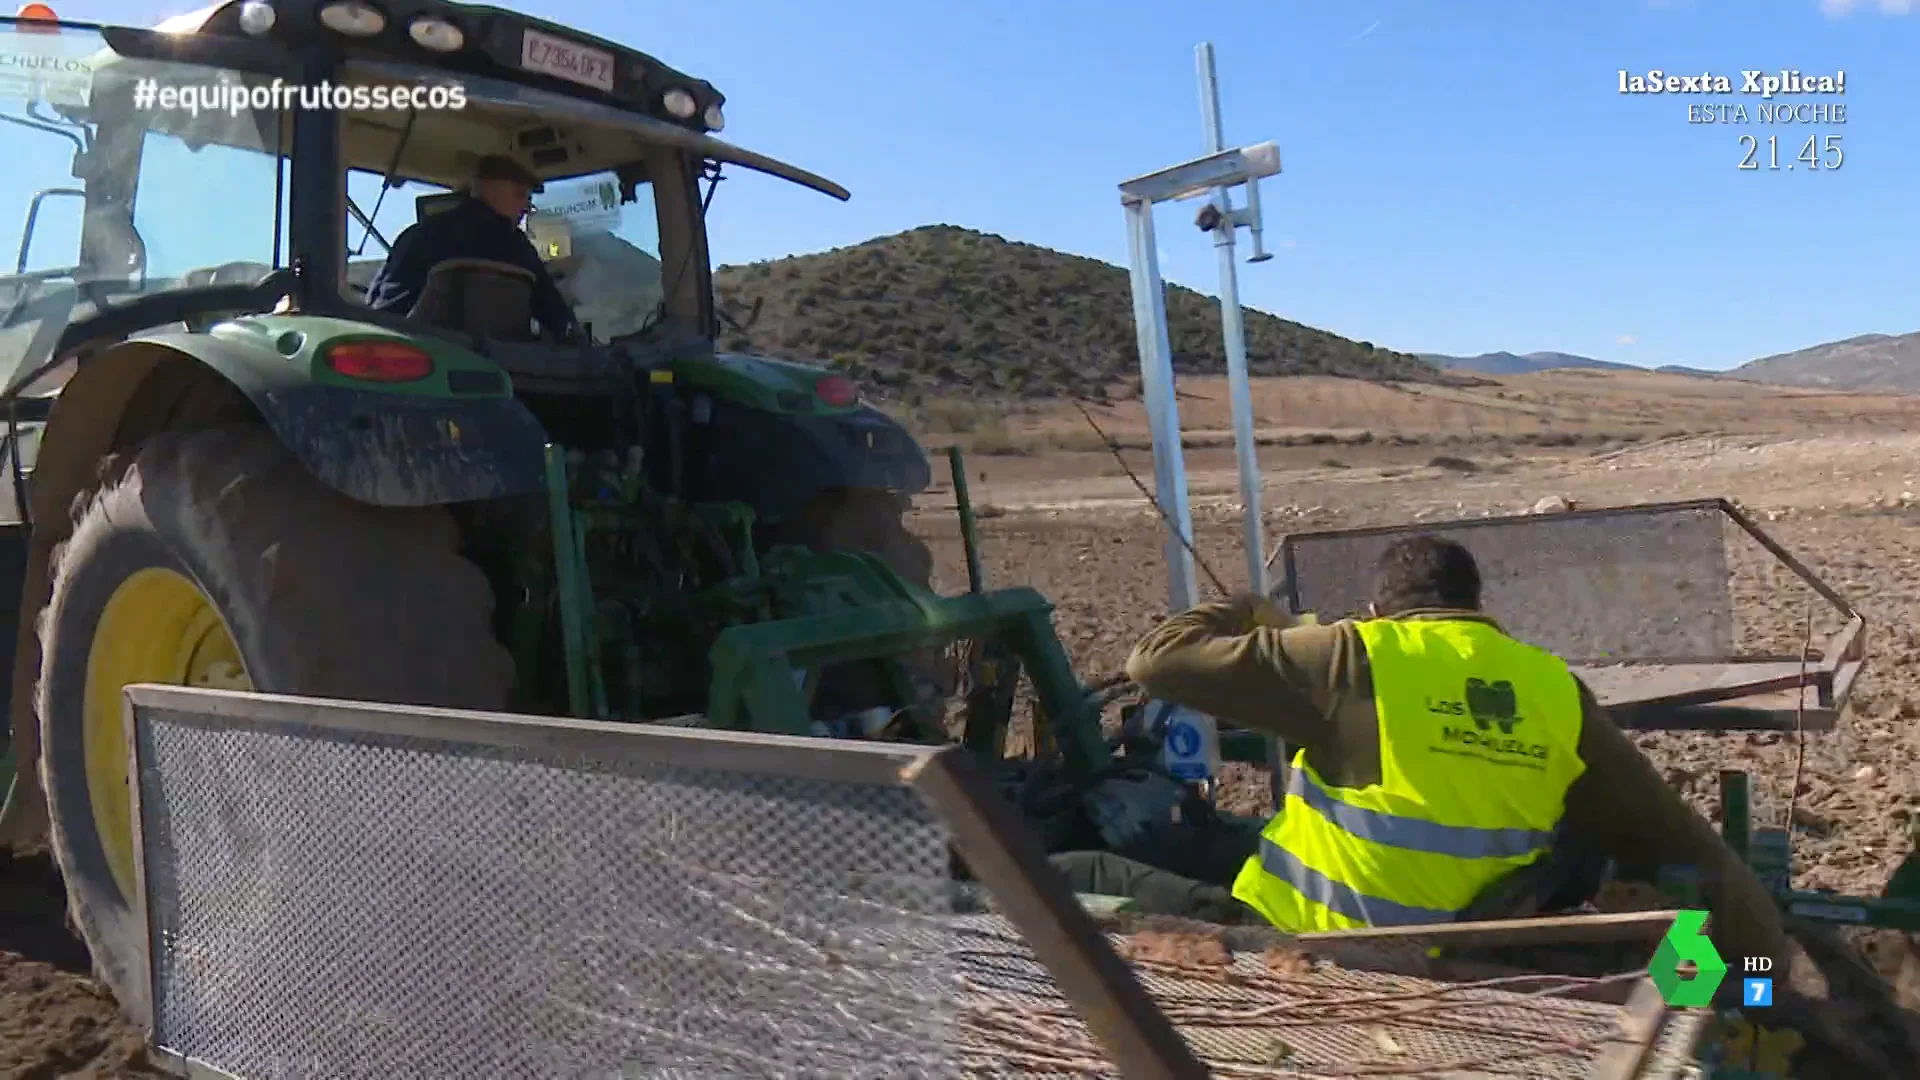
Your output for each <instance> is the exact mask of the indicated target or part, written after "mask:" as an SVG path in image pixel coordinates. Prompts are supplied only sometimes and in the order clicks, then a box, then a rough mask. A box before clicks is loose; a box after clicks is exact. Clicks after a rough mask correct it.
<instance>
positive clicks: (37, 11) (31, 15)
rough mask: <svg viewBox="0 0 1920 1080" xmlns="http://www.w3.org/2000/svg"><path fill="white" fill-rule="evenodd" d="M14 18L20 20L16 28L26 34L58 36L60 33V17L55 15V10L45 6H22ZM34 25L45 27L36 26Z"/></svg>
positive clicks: (14, 14) (15, 25)
mask: <svg viewBox="0 0 1920 1080" xmlns="http://www.w3.org/2000/svg"><path fill="white" fill-rule="evenodd" d="M13 17H14V18H15V19H18V20H19V22H17V23H15V24H14V28H15V29H16V30H20V31H23V32H25V33H29V34H57V33H59V32H60V16H58V15H55V14H54V13H53V9H52V8H50V7H48V6H47V5H45V4H22V5H21V6H20V10H19V11H16V12H14V13H13ZM34 23H44V24H45V25H44V26H35V25H33V24H34Z"/></svg>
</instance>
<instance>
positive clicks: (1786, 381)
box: [1416, 332, 1920, 393]
mask: <svg viewBox="0 0 1920 1080" xmlns="http://www.w3.org/2000/svg"><path fill="white" fill-rule="evenodd" d="M1416 355H1418V356H1419V357H1420V359H1422V360H1425V361H1426V362H1427V363H1429V364H1432V365H1433V366H1435V367H1437V368H1440V369H1441V370H1443V371H1457V372H1470V373H1475V374H1480V375H1494V376H1500V375H1528V374H1532V373H1533V372H1537V371H1551V370H1555V369H1561V368H1587V369H1592V370H1600V371H1644V370H1647V369H1645V368H1638V367H1635V366H1634V365H1632V364H1620V363H1615V362H1613V361H1610V360H1595V359H1594V358H1592V357H1590V356H1576V355H1574V354H1572V353H1562V352H1530V353H1523V354H1516V353H1510V352H1490V353H1481V354H1480V355H1478V356H1446V355H1443V354H1441V353H1418V354H1416ZM1653 370H1654V371H1658V372H1661V373H1663V374H1667V375H1691V376H1695V377H1697V378H1708V379H1740V380H1743V381H1746V382H1759V383H1770V384H1772V385H1775V386H1798V387H1804V388H1807V389H1815V390H1843V391H1880V392H1888V391H1892V392H1906V393H1911V392H1920V332H1915V333H1911V334H1899V335H1894V334H1862V335H1860V336H1859V337H1851V338H1847V339H1846V340H1844V341H1830V342H1827V343H1826V344H1824V345H1815V346H1812V347H1811V348H1806V349H1799V350H1796V351H1794V352H1787V353H1780V354H1779V355H1777V356H1765V357H1761V358H1760V359H1758V360H1750V361H1748V362H1747V363H1745V364H1742V365H1740V366H1739V367H1737V368H1734V369H1733V370H1731V371H1704V370H1702V369H1700V368H1691V367H1686V366H1684V365H1680V364H1668V365H1666V366H1664V367H1658V368H1654V369H1653Z"/></svg>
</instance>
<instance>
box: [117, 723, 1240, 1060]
mask: <svg viewBox="0 0 1920 1080" xmlns="http://www.w3.org/2000/svg"><path fill="white" fill-rule="evenodd" d="M155 712H164V713H166V714H168V719H169V722H174V723H190V724H195V725H198V726H201V727H203V728H213V729H219V728H229V729H242V730H249V731H281V732H287V733H302V732H304V733H312V732H315V731H319V732H324V733H328V734H334V735H348V736H359V737H362V738H366V739H371V740H374V741H381V740H390V739H406V740H426V741H441V742H457V743H460V744H463V745H469V746H471V745H476V744H477V745H487V746H495V747H505V748H520V749H523V750H526V751H528V752H530V753H542V754H547V755H552V754H555V753H558V752H564V753H565V754H566V756H568V757H571V758H574V759H576V760H580V759H586V760H591V759H594V758H600V759H608V758H612V759H621V758H624V759H626V760H638V761H645V762H648V763H650V764H661V765H671V766H677V767H681V768H693V769H712V770H716V771H727V772H736V773H739V772H747V773H760V774H772V775H779V776H790V777H799V778H806V779H814V780H824V781H829V782H834V781H837V782H842V783H859V784H871V785H876V786H887V785H891V786H902V787H909V788H912V789H913V790H914V791H915V792H916V793H918V794H919V795H921V797H923V798H924V799H926V800H927V802H928V803H929V805H930V806H931V807H932V808H933V810H934V811H935V813H936V814H938V815H939V817H940V819H941V820H942V822H943V823H944V824H945V825H946V827H947V829H948V830H949V832H950V835H951V840H952V843H953V846H954V847H955V848H956V849H958V851H959V854H960V856H961V858H962V859H963V860H964V861H965V862H966V864H967V866H968V867H969V868H970V869H971V870H972V872H973V874H974V875H975V876H976V877H977V878H978V879H979V880H980V881H981V883H983V884H984V885H986V886H987V888H988V890H989V891H990V892H991V893H992V895H993V898H994V901H995V902H996V904H997V905H998V906H999V907H1000V908H1001V909H1002V911H1003V913H1004V914H1005V915H1006V917H1007V919H1008V920H1009V921H1010V922H1011V923H1013V925H1014V926H1015V927H1016V928H1017V929H1018V930H1019V931H1020V933H1021V934H1022V935H1023V936H1024V937H1025V938H1026V939H1027V942H1028V944H1029V945H1030V946H1031V947H1032V949H1033V951H1034V953H1035V955H1036V956H1037V957H1038V958H1039V960H1040V961H1041V963H1043V964H1044V965H1045V966H1046V967H1047V969H1048V971H1049V972H1050V973H1051V974H1052V975H1053V977H1054V980H1055V982H1056V983H1057V984H1058V986H1059V988H1060V990H1061V993H1062V994H1063V995H1064V996H1065V997H1066V999H1067V1000H1068V1001H1070V1002H1072V1003H1073V1005H1074V1007H1075V1008H1076V1009H1078V1010H1079V1012H1080V1014H1081V1017H1082V1019H1083V1020H1084V1022H1085V1023H1086V1025H1087V1028H1088V1030H1089V1031H1091V1032H1092V1033H1093V1035H1094V1036H1095V1037H1096V1038H1097V1039H1099V1040H1100V1042H1101V1044H1102V1045H1103V1046H1104V1047H1105V1048H1106V1050H1107V1052H1108V1054H1109V1056H1110V1057H1111V1059H1112V1060H1113V1062H1114V1063H1115V1065H1116V1066H1117V1068H1118V1069H1119V1071H1120V1073H1121V1074H1122V1075H1124V1076H1127V1077H1129V1078H1137V1080H1188V1078H1199V1077H1205V1076H1206V1075H1207V1070H1206V1069H1205V1068H1204V1067H1203V1066H1202V1065H1201V1063H1200V1062H1199V1060H1198V1059H1197V1058H1196V1057H1195V1056H1194V1054H1193V1051H1192V1049H1191V1048H1190V1047H1188V1045H1187V1042H1186V1039H1185V1038H1184V1037H1183V1036H1182V1035H1181V1034H1180V1033H1179V1031H1178V1030H1177V1029H1175V1027H1174V1026H1173V1024H1172V1023H1171V1022H1170V1021H1169V1020H1168V1019H1167V1018H1166V1016H1165V1014H1164V1013H1162V1012H1161V1011H1160V1009H1159V1007H1158V1006H1157V1005H1156V1004H1155V1003H1154V1001H1153V999H1152V998H1151V997H1150V996H1149V995H1148V994H1147V992H1146V989H1145V988H1144V987H1143V986H1142V985H1141V984H1140V982H1139V980H1138V979H1136V978H1135V977H1134V974H1133V969H1132V968H1131V967H1129V966H1128V965H1127V964H1126V963H1125V961H1123V960H1121V959H1120V957H1119V956H1118V955H1117V954H1115V953H1114V951H1113V949H1112V947H1111V946H1110V945H1109V944H1108V943H1107V941H1106V938H1105V937H1104V935H1103V934H1102V933H1101V932H1100V929H1099V927H1098V926H1097V925H1096V923H1095V922H1094V920H1093V918H1092V916H1091V915H1089V914H1088V913H1087V912H1086V911H1085V910H1084V909H1083V908H1082V907H1081V906H1080V905H1079V903H1078V902H1077V901H1076V899H1075V897H1074V895H1073V892H1072V890H1071V889H1070V888H1069V887H1068V884H1067V882H1066V880H1065V879H1064V878H1062V877H1061V876H1060V875H1059V874H1058V873H1056V872H1055V871H1054V870H1053V869H1052V867H1051V866H1049V865H1048V864H1047V861H1046V856H1045V853H1044V851H1043V850H1042V848H1041V846H1040V843H1039V841H1038V839H1037V838H1035V837H1034V836H1033V834H1032V833H1031V832H1030V831H1029V830H1028V829H1027V827H1026V825H1025V824H1024V823H1023V822H1022V821H1021V820H1020V818H1019V816H1018V814H1017V813H1016V812H1015V811H1014V809H1013V807H1012V806H1011V805H1009V804H1007V803H1006V802H1005V800H1004V799H1003V798H1002V797H1001V796H1000V794H999V793H998V792H997V791H995V790H994V788H993V786H992V785H991V784H990V783H989V781H988V779H987V777H986V776H985V774H984V773H983V772H982V771H981V768H980V766H979V765H978V764H976V763H975V761H974V758H973V754H972V752H971V751H969V750H967V749H965V748H963V747H958V746H951V747H926V746H913V745H907V744H900V743H863V742H853V741H846V740H837V739H817V738H805V737H797V736H782V735H761V734H749V733H745V732H734V731H714V730H704V729H693V728H679V727H666V726H660V725H641V724H618V723H611V722H604V721H594V720H575V719H567V718H553V717H535V716H521V715H513V714H508V713H486V712H468V711H463V710H455V709H435V708H418V707H409V706H399V705H389V704H376V703H366V702H348V701H333V700H325V699H320V698H303V697H290V696H284V695H271V694H254V693H245V692H240V691H232V690H209V689H200V688H187V687H175V686H154V685H137V686H130V687H127V689H126V691H125V708H124V718H125V724H126V729H127V733H128V737H129V745H130V746H131V747H133V754H134V756H133V760H132V774H133V782H132V783H131V784H130V785H129V786H130V787H131V788H132V789H133V798H134V803H133V819H134V821H133V824H134V830H133V831H134V843H135V865H136V866H137V867H138V868H139V890H138V891H139V893H140V896H139V897H138V900H137V904H138V907H137V917H138V918H139V919H140V920H141V925H142V926H144V927H145V928H146V930H147V934H148V943H147V944H148V950H147V953H146V955H145V956H144V957H143V961H144V962H145V972H144V976H145V977H144V979H143V981H142V985H143V987H144V989H145V993H146V995H147V999H148V1000H147V1002H146V1007H145V1009H144V1012H143V1013H142V1014H141V1015H140V1016H139V1021H140V1022H141V1023H142V1024H143V1026H145V1027H146V1029H147V1033H148V1037H149V1042H150V1043H153V1042H154V1041H155V1038H154V1037H155V1036H156V1035H157V1034H159V1033H158V1032H157V1031H156V1025H157V1017H156V1015H155V1013H156V1007H155V1003H156V1002H157V1001H158V992H159V988H158V987H157V986H156V985H155V982H154V979H155V976H156V970H155V965H154V964H153V963H152V956H153V955H154V951H155V950H156V949H157V948H159V947H160V945H161V942H160V941H159V940H157V936H156V929H155V927H154V925H153V921H152V917H151V912H150V911H149V910H148V906H147V900H146V896H147V893H146V883H147V870H146V864H147V859H148V848H147V844H146V835H145V830H144V828H143V825H144V819H145V809H144V808H143V805H142V803H141V801H140V795H141V791H140V788H141V780H142V778H143V777H144V776H145V773H144V770H143V763H142V762H141V760H140V754H139V749H140V746H141V743H142V739H141V738H140V737H139V736H140V735H141V733H142V731H143V730H144V725H145V724H146V719H145V718H146V717H147V716H149V715H150V714H152V713H155ZM155 1050H156V1055H155V1056H156V1058H157V1059H159V1060H162V1061H165V1062H168V1063H169V1067H170V1069H171V1071H174V1072H175V1073H176V1075H181V1076H189V1075H194V1076H207V1075H212V1074H211V1073H209V1072H208V1071H207V1067H206V1066H205V1064H204V1063H199V1062H193V1061H190V1060H189V1059H187V1058H186V1057H185V1056H184V1055H182V1054H180V1053H178V1052H177V1051H175V1050H173V1049H172V1048H169V1047H165V1046H156V1047H155ZM196 1070H197V1071H196Z"/></svg>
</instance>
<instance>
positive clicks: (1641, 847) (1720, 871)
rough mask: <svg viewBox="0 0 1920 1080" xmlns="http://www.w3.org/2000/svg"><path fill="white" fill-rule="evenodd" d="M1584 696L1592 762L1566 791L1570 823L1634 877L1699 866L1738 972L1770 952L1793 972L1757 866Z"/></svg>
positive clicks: (1711, 927)
mask: <svg viewBox="0 0 1920 1080" xmlns="http://www.w3.org/2000/svg"><path fill="white" fill-rule="evenodd" d="M1580 697H1581V704H1582V707H1583V708H1582V713H1583V715H1582V723H1581V731H1580V757H1581V760H1582V761H1584V762H1585V763H1586V767H1587V768H1586V772H1585V773H1583V774H1581V776H1580V778H1579V779H1578V780H1576V781H1574V783H1573V786H1572V787H1571V788H1570V789H1569V790H1568V791H1567V810H1566V822H1567V825H1568V826H1569V827H1570V828H1572V829H1573V830H1574V831H1576V832H1577V833H1578V834H1579V835H1580V836H1582V837H1583V838H1585V839H1588V840H1590V841H1592V842H1593V843H1594V844H1595V845H1596V846H1598V847H1599V848H1600V849H1601V850H1602V851H1603V852H1605V853H1606V854H1607V855H1608V856H1611V857H1612V858H1613V860H1614V862H1615V863H1616V864H1617V865H1618V866H1619V867H1620V868H1621V869H1622V870H1624V871H1627V872H1629V873H1631V874H1633V875H1634V876H1636V877H1641V876H1644V877H1646V878H1649V879H1650V878H1652V877H1653V876H1654V875H1655V874H1656V873H1657V872H1658V870H1659V868H1660V867H1661V866H1691V867H1694V868H1695V869H1696V870H1697V871H1698V872H1699V874H1700V879H1701V885H1702V889H1703V891H1704V892H1705V893H1706V896H1707V901H1708V906H1709V909H1710V910H1711V911H1712V912H1713V917H1712V919H1711V920H1710V921H1709V924H1708V930H1707V932H1708V936H1709V937H1711V938H1712V939H1713V943H1714V946H1715V947H1716V948H1717V949H1718V950H1719V951H1720V955H1721V956H1722V957H1723V958H1724V959H1726V961H1727V963H1728V964H1729V965H1732V966H1733V967H1734V968H1735V969H1736V970H1737V969H1738V967H1739V964H1740V958H1743V957H1748V956H1769V957H1772V958H1773V961H1774V965H1775V969H1776V970H1779V971H1786V970H1789V966H1788V965H1789V964H1790V962H1791V954H1790V946H1789V944H1788V941H1787V935H1786V929H1785V926H1784V925H1783V923H1782V921H1781V918H1780V911H1779V908H1778V907H1777V906H1776V905H1775V904H1774V902H1773V898H1772V897H1771V896H1769V895H1768V894H1767V891H1766V887H1765V886H1764V885H1763V884H1761V882H1760V879H1759V878H1758V877H1756V876H1755V875H1754V873H1753V870H1752V868H1750V867H1749V866H1747V865H1746V863H1745V862H1743V861H1742V860H1741V859H1740V857H1739V856H1737V855H1736V854H1734V851H1733V849H1732V848H1730V847H1728V846H1727V845H1726V843H1725V842H1724V841H1723V840H1721V838H1720V835H1719V833H1717V832H1716V831H1715V830H1714V828H1713V826H1712V825H1711V824H1709V823H1708V821H1707V820H1706V819H1705V818H1703V817H1701V816H1700V815H1699V814H1697V813H1695V812H1694V811H1693V809H1692V808H1691V807H1689V806H1688V805H1687V804H1686V801H1685V800H1684V799H1682V798H1681V797H1680V795H1679V793H1678V792H1676V791H1674V790H1673V788H1671V787H1669V786H1668V785H1667V783H1666V781H1665V780H1663V779H1662V778H1661V776H1660V774H1659V772H1657V771H1656V770H1655V769H1654V767H1653V763H1652V762H1650V761H1648V760H1647V758H1646V756H1645V755H1643V754H1642V753H1641V752H1640V748H1639V747H1637V746H1635V745H1634V744H1633V741H1632V740H1631V739H1629V738H1628V737H1627V735H1626V733H1625V732H1623V731H1621V730H1620V729H1619V728H1617V727H1615V726H1614V724H1613V721H1612V720H1611V719H1610V718H1609V717H1608V716H1607V714H1606V710H1605V709H1602V708H1601V707H1600V705H1599V703H1598V702H1597V701H1596V700H1595V699H1594V697H1593V695H1592V693H1591V692H1589V691H1588V690H1587V688H1586V687H1585V686H1582V687H1581V688H1580Z"/></svg>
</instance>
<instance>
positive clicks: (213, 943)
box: [136, 710, 960, 1080]
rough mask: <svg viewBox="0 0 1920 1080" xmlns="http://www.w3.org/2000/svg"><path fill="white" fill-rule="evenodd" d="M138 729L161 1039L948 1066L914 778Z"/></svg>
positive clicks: (492, 1058) (861, 1066) (937, 938)
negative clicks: (855, 778) (760, 771)
mask: <svg viewBox="0 0 1920 1080" xmlns="http://www.w3.org/2000/svg"><path fill="white" fill-rule="evenodd" d="M136 738H137V740H138V741H137V744H136V746H137V751H138V753H139V755H140V757H139V761H140V772H139V783H140V799H141V817H142V834H143V846H144V851H145V865H146V867H147V870H146V872H147V889H148V900H147V903H148V910H149V924H150V926H152V927H153V930H154V935H155V939H156V941H157V943H158V944H157V948H156V949H155V952H154V956H153V958H152V963H153V967H154V971H153V984H154V987H155V993H154V1021H155V1032H154V1035H155V1038H154V1041H155V1043H156V1044H157V1045H160V1046H163V1047H165V1048H167V1049H169V1050H172V1051H174V1052H177V1053H180V1054H183V1055H186V1056H189V1057H192V1058H197V1059H200V1060H202V1061H205V1062H207V1063H208V1064H211V1065H214V1066H216V1067H218V1068H221V1069H224V1070H226V1071H227V1072H230V1073H232V1074H234V1075H237V1076H240V1077H244V1078H246V1080H267V1078H272V1077H315V1076H328V1077H341V1078H351V1077H368V1078H373V1077H379V1078H382V1080H391V1078H393V1077H397V1076H405V1077H477V1076H487V1077H496V1076H497V1077H507V1076H514V1077H583V1076H601V1077H673V1076H686V1077H716V1076H802V1075H812V1076H832V1077H907V1076H951V1075H956V1074H958V1072H959V1062H960V1057H959V1029H958V1027H957V1023H958V1021H957V1001H956V993H955V991H954V989H953V985H954V984H953V981H952V975H951V971H952V959H951V958H952V957H953V956H954V955H955V952H956V937H955V935H956V932H957V931H956V930H955V929H954V928H953V926H952V925H951V923H950V922H949V921H947V920H945V919H943V918H941V917H940V916H941V915H942V914H943V913H945V912H947V911H949V910H950V900H949V897H948V884H947V882H948V852H947V838H946V833H945V831H944V830H943V828H942V827H941V826H940V825H939V824H938V823H937V821H936V820H935V819H934V816H933V814H932V812H931V811H930V810H929V809H928V808H927V807H926V806H925V805H924V804H923V802H922V801H921V799H920V798H919V796H918V795H917V794H916V793H915V792H913V791H912V790H911V789H908V788H903V787H897V786H895V787H886V786H879V785H873V784H850V783H839V782H832V783H829V782H824V781H818V780H807V779H798V778H794V777H784V776H775V775H755V774H749V773H733V772H725V771H702V770H695V769H687V768H677V767H665V766H660V765H649V764H647V763H645V762H641V761H627V760H598V761H594V760H569V759H568V758H567V756H566V755H565V753H564V752H563V751H561V750H559V749H555V750H554V751H553V752H550V753H544V754H543V753H538V752H532V751H526V750H520V749H515V750H513V751H510V752H508V751H503V750H501V749H500V748H498V747H496V746H491V745H484V744H479V743H474V744H463V743H461V742H459V741H457V740H444V741H443V740H423V739H406V738H383V737H379V736H371V735H363V734H353V735H351V736H348V735H344V734H342V733H339V732H334V731H328V730H321V729H315V730H311V731H285V730H277V731H256V730H244V729H243V728H241V727H237V726H231V725H207V724H205V723H201V722H196V719H195V718H194V717H192V716H187V715H183V714H174V713H168V712H166V711H162V710H142V719H141V721H140V722H139V723H138V724H137V725H136ZM553 745H554V746H555V747H556V748H557V747H561V746H564V743H563V742H559V741H556V742H555V743H554V744H553Z"/></svg>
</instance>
